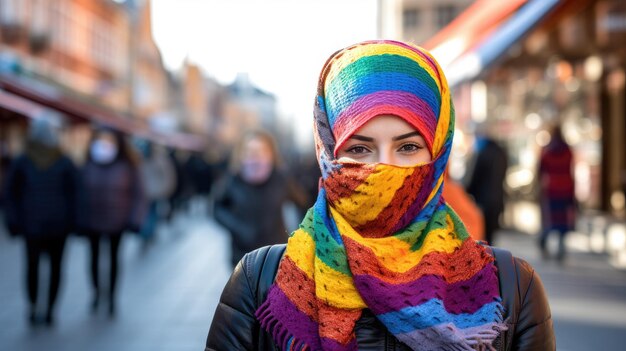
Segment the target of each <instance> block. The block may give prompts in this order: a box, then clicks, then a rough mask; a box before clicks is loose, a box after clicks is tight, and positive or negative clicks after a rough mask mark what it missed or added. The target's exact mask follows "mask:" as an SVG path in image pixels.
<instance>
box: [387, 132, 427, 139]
mask: <svg viewBox="0 0 626 351" xmlns="http://www.w3.org/2000/svg"><path fill="white" fill-rule="evenodd" d="M416 135H417V136H421V134H420V132H418V131H413V132H411V133H406V134H402V135H398V136H395V137H393V138H391V140H393V141H398V140H402V139H406V138H410V137H412V136H416Z"/></svg>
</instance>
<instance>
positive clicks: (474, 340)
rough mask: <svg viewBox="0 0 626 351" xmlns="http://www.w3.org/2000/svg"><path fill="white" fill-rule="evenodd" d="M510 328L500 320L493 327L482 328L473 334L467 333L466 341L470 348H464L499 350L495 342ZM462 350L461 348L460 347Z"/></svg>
mask: <svg viewBox="0 0 626 351" xmlns="http://www.w3.org/2000/svg"><path fill="white" fill-rule="evenodd" d="M508 329H509V328H508V327H507V325H506V324H505V323H503V322H499V323H496V324H494V325H493V326H492V327H491V329H487V330H481V331H478V332H476V333H473V334H467V335H465V342H466V343H467V344H466V345H467V346H469V348H467V349H466V348H463V349H462V350H463V351H465V350H467V351H476V350H477V351H497V349H496V348H495V347H494V346H493V342H494V341H495V340H496V338H497V337H498V336H499V335H500V334H501V333H502V332H503V331H506V330H508ZM459 350H461V349H459Z"/></svg>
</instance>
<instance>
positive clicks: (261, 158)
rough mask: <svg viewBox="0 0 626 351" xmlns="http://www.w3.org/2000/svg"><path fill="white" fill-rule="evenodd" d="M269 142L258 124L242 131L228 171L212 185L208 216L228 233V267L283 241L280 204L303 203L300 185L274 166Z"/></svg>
mask: <svg viewBox="0 0 626 351" xmlns="http://www.w3.org/2000/svg"><path fill="white" fill-rule="evenodd" d="M275 145H276V144H275V142H274V138H273V137H272V136H271V135H270V134H269V133H267V132H265V131H262V130H255V131H251V132H249V133H247V134H246V135H244V137H243V138H242V139H241V142H240V143H239V145H238V147H237V149H236V150H235V152H234V154H233V159H232V163H231V170H230V174H229V175H227V176H225V178H224V179H223V180H222V182H221V184H219V185H218V186H217V187H218V189H217V190H216V195H215V205H214V216H215V220H216V221H217V222H218V223H220V224H221V225H222V226H224V228H226V229H227V230H228V232H229V233H230V234H231V239H232V240H231V247H232V256H231V258H232V261H231V262H232V264H233V267H234V266H235V265H236V264H237V262H239V260H240V259H241V258H242V257H243V255H244V254H245V253H247V252H249V251H252V250H254V249H257V248H259V247H261V246H265V245H270V244H278V243H284V242H287V231H286V229H285V223H284V221H283V212H282V207H283V205H284V204H285V203H286V202H287V201H291V202H293V203H295V204H296V205H297V206H304V205H305V204H306V195H305V193H304V191H303V190H302V189H301V188H300V187H299V186H298V185H297V184H296V183H295V182H294V181H293V180H292V179H291V178H290V177H289V176H288V175H287V174H286V173H285V172H283V171H282V170H281V169H280V167H279V165H280V158H279V155H278V151H277V149H276V146H275Z"/></svg>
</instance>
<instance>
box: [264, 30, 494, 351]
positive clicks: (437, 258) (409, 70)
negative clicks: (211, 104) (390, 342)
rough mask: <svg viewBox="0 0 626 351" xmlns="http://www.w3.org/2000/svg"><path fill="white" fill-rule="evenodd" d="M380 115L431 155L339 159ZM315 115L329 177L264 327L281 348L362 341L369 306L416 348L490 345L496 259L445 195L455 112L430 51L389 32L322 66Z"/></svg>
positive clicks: (268, 306)
mask: <svg viewBox="0 0 626 351" xmlns="http://www.w3.org/2000/svg"><path fill="white" fill-rule="evenodd" d="M383 114H385V115H395V116H398V117H400V118H402V119H404V120H405V121H407V122H408V123H410V124H411V125H412V126H414V127H415V128H416V129H417V130H418V131H419V132H420V133H421V134H422V136H423V137H424V139H425V140H426V143H427V144H428V148H429V150H430V151H431V155H432V161H431V162H428V163H424V164H419V165H416V166H411V167H400V166H392V165H386V164H364V163H357V162H341V161H338V160H336V158H335V154H336V150H337V149H338V147H340V146H341V144H342V143H343V142H344V141H345V140H346V139H347V138H349V137H350V135H352V134H353V133H354V132H355V131H357V130H358V128H360V127H361V126H362V125H363V124H364V123H366V122H367V121H368V120H370V119H371V118H373V117H376V116H379V115H383ZM314 115H315V139H316V151H317V155H318V160H319V163H320V167H321V169H322V186H321V188H320V192H319V195H318V198H317V201H316V203H315V205H314V207H313V208H311V209H310V210H309V211H308V213H307V215H306V217H305V218H304V220H303V221H302V223H301V224H300V228H299V229H298V230H296V231H295V232H293V233H292V234H291V236H290V238H289V242H288V244H287V249H286V253H285V257H284V258H283V259H282V261H281V263H280V265H279V268H278V273H277V276H276V281H275V284H274V285H273V286H272V287H271V288H270V290H269V292H268V296H267V299H266V300H265V302H264V303H263V304H262V305H261V306H260V307H259V309H258V310H257V313H256V316H257V318H258V320H259V321H260V323H261V326H262V327H263V328H264V329H266V330H267V331H268V332H270V333H271V334H272V335H273V338H274V340H275V341H276V343H277V345H278V347H280V348H281V349H283V350H337V351H339V350H357V348H358V347H357V342H356V337H355V333H354V327H355V323H356V321H357V320H358V319H359V317H360V316H361V311H362V310H363V309H370V310H371V311H372V312H373V313H374V314H375V315H376V317H377V318H378V319H379V320H380V321H381V322H382V323H383V324H384V325H385V327H386V328H387V329H388V330H389V332H391V333H393V334H394V335H395V336H396V338H398V339H399V340H400V341H402V342H403V343H404V344H406V345H408V346H409V347H410V348H411V349H413V350H484V349H492V348H493V347H492V346H491V345H492V343H493V340H494V339H495V338H496V337H497V336H498V334H499V333H500V331H501V330H504V329H505V328H506V327H505V326H504V324H503V322H502V305H501V298H500V294H499V282H498V276H497V271H496V267H495V265H494V262H493V261H494V260H493V257H492V256H491V255H489V254H488V253H487V252H486V250H485V248H484V247H482V246H481V245H479V244H477V243H476V242H475V241H473V240H471V239H470V237H469V235H468V233H467V230H466V229H465V227H464V225H463V223H462V222H461V221H460V220H459V218H458V216H457V215H456V214H455V213H454V211H452V210H451V209H450V207H448V205H447V204H446V203H445V201H444V200H443V198H442V197H441V191H442V187H443V179H444V171H445V168H446V163H447V160H448V155H449V152H450V147H451V143H452V137H453V130H454V110H453V106H452V101H451V98H450V92H449V90H448V86H447V82H446V79H445V76H444V74H443V72H442V70H441V68H440V67H439V65H438V64H437V63H436V61H435V60H434V58H433V57H432V56H431V55H430V54H429V53H428V52H426V51H425V50H423V49H421V48H419V47H415V46H412V45H408V44H405V43H400V42H396V41H387V40H384V41H368V42H363V43H359V44H356V45H353V46H350V47H348V48H345V49H343V50H340V51H338V52H337V53H335V54H334V55H332V56H331V58H330V59H329V60H328V61H327V62H326V64H325V66H324V68H323V70H322V73H321V75H320V80H319V85H318V95H317V98H316V104H315V113H314Z"/></svg>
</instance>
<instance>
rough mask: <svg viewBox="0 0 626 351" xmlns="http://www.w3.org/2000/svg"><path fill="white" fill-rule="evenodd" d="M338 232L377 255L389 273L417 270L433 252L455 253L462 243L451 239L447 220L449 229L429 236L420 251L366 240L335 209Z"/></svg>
mask: <svg viewBox="0 0 626 351" xmlns="http://www.w3.org/2000/svg"><path fill="white" fill-rule="evenodd" d="M330 212H331V213H332V216H333V218H334V219H335V223H336V224H337V229H338V230H339V232H340V233H342V235H344V236H346V237H348V238H350V239H352V240H354V241H356V242H357V243H358V244H359V245H363V246H364V247H367V248H369V249H371V250H372V252H374V254H375V255H376V257H377V258H378V260H379V261H380V262H381V264H382V265H383V266H384V267H385V268H387V269H389V270H390V271H393V272H397V273H404V272H406V271H408V270H409V269H411V268H413V267H415V266H416V265H417V264H419V262H420V261H421V260H422V258H423V257H424V256H426V255H427V254H429V253H431V252H445V253H448V254H450V253H452V252H454V251H455V250H456V249H458V248H459V247H461V243H462V240H460V239H458V238H457V239H450V238H448V237H447V234H448V232H450V231H453V230H454V225H453V224H452V221H451V220H447V224H448V225H447V227H445V228H439V229H435V230H432V231H431V232H429V233H428V234H427V235H428V236H427V237H426V239H425V240H424V244H423V245H422V247H421V249H420V250H418V251H411V246H410V245H409V244H408V243H407V242H405V241H402V240H399V239H397V238H396V237H393V236H390V237H383V238H364V237H362V236H361V235H359V234H358V233H357V232H356V231H355V230H354V229H353V228H352V227H351V226H350V224H348V222H347V221H346V220H345V219H344V218H343V217H342V216H341V215H340V214H339V213H338V212H337V211H336V210H335V209H333V208H332V207H331V208H330Z"/></svg>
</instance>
